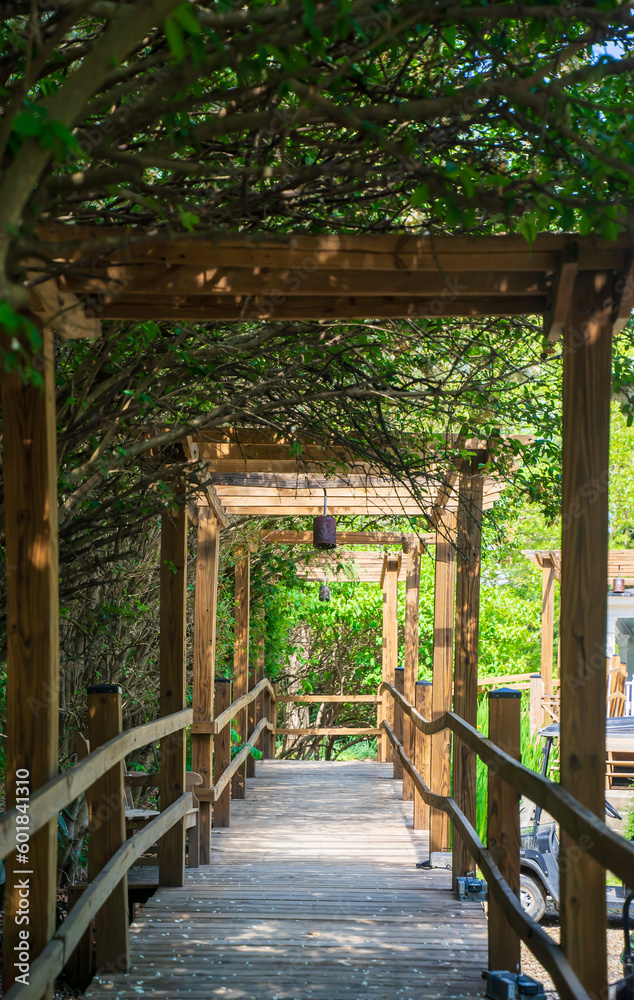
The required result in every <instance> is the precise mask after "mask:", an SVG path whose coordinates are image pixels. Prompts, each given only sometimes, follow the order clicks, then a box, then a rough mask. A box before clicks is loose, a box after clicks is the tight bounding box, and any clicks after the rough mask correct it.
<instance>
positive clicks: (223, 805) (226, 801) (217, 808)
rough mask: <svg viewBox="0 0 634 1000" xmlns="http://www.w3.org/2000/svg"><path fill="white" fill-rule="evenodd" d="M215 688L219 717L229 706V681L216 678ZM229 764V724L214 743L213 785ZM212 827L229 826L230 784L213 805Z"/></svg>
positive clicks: (225, 678)
mask: <svg viewBox="0 0 634 1000" xmlns="http://www.w3.org/2000/svg"><path fill="white" fill-rule="evenodd" d="M215 688H216V698H215V701H216V715H220V713H221V712H224V711H225V709H226V708H229V705H230V704H231V681H230V679H229V678H228V677H218V678H216V682H215ZM230 763H231V724H229V725H228V726H225V727H224V729H223V730H222V732H221V733H220V734H219V735H218V736H216V739H215V741H214V784H215V783H216V782H217V781H218V778H220V777H221V775H223V774H224V772H225V771H226V770H227V768H228V767H229V764H230ZM214 826H231V782H229V784H228V785H227V787H226V788H224V789H223V791H222V793H221V795H220V798H219V799H217V800H216V802H215V803H214Z"/></svg>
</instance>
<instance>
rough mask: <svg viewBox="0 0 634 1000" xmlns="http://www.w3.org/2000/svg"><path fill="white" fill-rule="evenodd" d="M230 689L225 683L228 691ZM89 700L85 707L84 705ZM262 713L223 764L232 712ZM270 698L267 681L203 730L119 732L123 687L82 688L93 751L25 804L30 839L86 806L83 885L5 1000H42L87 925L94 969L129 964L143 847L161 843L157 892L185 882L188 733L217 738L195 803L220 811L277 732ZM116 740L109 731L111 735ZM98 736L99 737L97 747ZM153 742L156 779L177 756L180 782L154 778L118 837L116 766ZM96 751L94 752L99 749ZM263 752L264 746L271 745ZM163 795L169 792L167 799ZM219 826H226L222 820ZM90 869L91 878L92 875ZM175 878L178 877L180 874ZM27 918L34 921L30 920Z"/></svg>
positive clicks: (0, 828)
mask: <svg viewBox="0 0 634 1000" xmlns="http://www.w3.org/2000/svg"><path fill="white" fill-rule="evenodd" d="M227 688H228V689H229V690H230V685H227ZM91 699H92V701H91ZM252 703H253V704H259V705H260V706H262V710H263V712H264V714H263V715H262V717H261V718H259V719H257V721H256V723H255V725H254V728H253V732H252V733H251V734H250V735H249V738H248V740H247V742H246V743H245V744H244V746H243V747H242V748H241V749H240V751H239V752H238V754H237V755H236V756H235V757H234V758H233V760H231V759H230V754H231V750H230V747H231V740H230V729H231V721H232V719H234V718H235V717H236V715H237V714H238V712H239V711H241V710H242V709H245V708H247V707H248V706H249V705H251V704H252ZM275 711H276V706H275V691H274V689H273V686H272V685H271V683H270V681H269V680H268V679H264V680H262V681H260V682H259V683H258V684H256V685H255V687H254V688H253V689H252V690H251V691H249V692H248V694H245V695H242V696H241V697H240V698H237V699H236V700H235V701H234V702H233V703H232V704H231V705H227V707H226V708H225V709H224V711H222V712H221V713H220V714H219V715H218V716H217V717H216V718H215V719H214V720H213V722H211V723H209V724H208V723H193V712H192V709H189V708H188V709H184V710H183V711H180V712H175V713H173V714H172V715H167V716H164V717H163V718H160V719H157V720H156V721H155V722H150V723H147V724H146V725H143V726H138V727H137V728H135V729H131V730H128V731H126V732H121V731H120V730H121V689H120V688H118V686H117V685H99V686H97V687H95V688H92V689H89V715H90V719H91V733H90V736H91V739H90V742H91V747H92V752H91V753H89V754H88V755H87V756H86V757H85V758H84V759H83V760H82V761H81V762H79V763H77V764H75V765H74V766H73V767H70V768H69V769H68V770H66V771H64V772H63V773H62V774H59V775H58V776H57V777H55V778H53V779H52V780H51V781H49V782H48V784H46V785H44V786H43V787H42V788H40V789H38V790H37V791H36V792H35V793H34V794H33V796H32V798H31V800H30V804H29V812H28V816H29V820H28V833H29V836H30V837H33V835H34V834H35V833H37V831H38V830H40V829H42V827H44V826H45V825H46V824H47V823H50V822H55V823H56V822H57V814H58V812H60V811H61V810H62V809H64V808H66V807H67V806H69V805H70V804H71V803H72V802H73V801H74V800H75V799H76V798H78V796H80V795H82V794H85V795H86V797H87V799H88V801H89V806H90V826H89V839H88V856H89V877H90V876H92V877H91V878H90V881H89V883H88V884H87V885H86V888H85V890H84V892H83V894H82V895H81V898H80V899H79V900H78V901H77V902H76V903H75V905H74V906H73V908H72V910H71V912H70V913H69V915H68V917H67V918H66V920H65V921H64V922H63V923H62V924H61V926H60V927H59V928H58V929H57V930H56V931H55V933H54V934H53V935H52V937H51V938H50V940H49V941H48V944H47V945H46V947H45V948H44V949H43V951H42V952H41V953H40V954H39V955H38V956H37V958H35V959H34V960H33V961H32V963H31V965H30V977H29V984H28V985H23V984H22V983H19V982H16V983H14V985H13V986H11V987H10V989H9V990H8V991H7V992H6V993H5V1000H17V998H18V997H19V998H20V1000H36V998H38V997H41V996H44V995H45V994H46V991H47V986H48V985H49V984H50V983H52V981H53V980H54V979H55V977H56V976H58V975H59V974H60V973H61V971H62V969H63V968H64V966H66V965H67V964H68V963H69V962H70V960H71V957H72V956H73V952H74V951H75V949H76V948H77V947H78V945H80V942H81V941H82V938H84V937H85V935H86V932H87V931H88V930H89V928H90V926H91V924H92V921H93V920H95V941H96V948H97V956H96V959H97V966H98V967H99V968H118V969H120V970H122V969H123V970H125V969H127V968H128V966H129V947H128V898H127V886H126V880H127V872H128V870H129V869H130V868H131V867H132V865H133V864H134V862H135V861H136V860H137V859H138V858H139V857H140V856H141V855H142V854H145V853H146V852H147V851H148V849H149V848H150V847H151V846H152V845H153V844H156V843H157V842H158V844H159V859H160V860H159V884H160V885H178V884H180V885H182V884H183V883H184V860H185V859H184V850H185V840H184V820H185V815H186V814H187V813H188V812H190V811H191V810H192V807H193V799H192V793H191V792H185V791H184V788H185V735H186V729H187V727H189V726H191V727H192V730H193V731H196V729H195V727H197V728H198V729H200V726H201V725H202V726H207V727H208V729H207V730H206V731H210V732H211V733H212V734H213V735H215V736H217V737H218V747H219V748H222V747H224V752H225V758H222V757H221V756H220V755H218V756H217V758H216V761H215V768H216V770H217V773H218V777H217V780H216V783H215V785H213V786H212V787H211V788H197V789H196V792H195V797H196V800H198V801H209V802H214V803H218V802H220V801H221V800H222V799H223V796H224V797H225V800H226V797H227V792H228V788H229V784H230V782H231V779H232V777H233V776H234V775H235V774H236V772H237V771H238V769H239V768H240V766H241V765H242V764H243V763H244V761H245V760H246V758H247V757H248V756H249V755H250V754H251V750H252V748H253V747H255V745H256V743H257V742H258V740H260V739H261V738H262V736H263V734H265V733H272V732H273V730H274V728H275ZM117 727H118V729H119V731H118V732H110V730H112V729H113V728H117ZM99 733H102V734H103V733H105V734H106V735H107V737H108V738H107V739H105V740H103V741H101V740H99ZM158 740H160V741H161V761H162V766H161V774H163V775H164V776H165V775H166V774H167V773H168V772H169V770H171V771H172V773H174V768H173V766H171V767H170V765H173V763H174V759H175V758H177V759H178V762H179V767H180V769H181V771H182V775H180V776H179V777H180V782H179V781H176V782H175V785H174V786H173V787H172V788H171V789H168V787H167V786H166V784H165V781H164V780H161V779H160V777H159V775H158V773H157V775H155V776H149V777H150V778H152V777H155V779H156V780H157V782H158V783H160V787H161V797H160V805H161V811H160V813H159V814H158V815H157V817H156V818H155V819H152V820H151V821H150V822H149V823H148V824H147V825H146V826H145V827H144V828H143V829H141V830H139V831H138V832H137V833H135V834H134V836H132V837H131V838H130V839H129V840H126V839H125V817H124V812H125V788H124V780H125V779H124V766H123V764H124V758H125V757H126V756H128V755H129V754H131V753H133V751H135V750H138V749H139V748H141V747H144V746H147V745H148V744H150V743H155V742H157V741H158ZM100 743H101V745H99V744H100ZM269 752H270V747H269ZM170 793H171V794H170ZM225 809H226V812H225V814H224V816H225V822H224V824H223V825H229V821H230V820H229V812H228V807H227V806H226V804H225ZM17 818H18V810H17V808H16V807H14V808H12V809H9V810H7V812H5V813H4V814H3V816H2V819H1V820H0V859H4V858H6V857H7V856H8V855H10V854H11V853H13V852H14V851H15V850H16V830H18V829H25V827H23V826H19V825H18V823H17ZM175 829H180V832H181V838H180V841H179V843H180V845H181V854H180V856H176V855H175V854H174V852H173V851H172V852H170V854H169V855H168V856H167V857H165V852H163V856H161V842H162V841H163V838H166V835H167V836H169V834H170V832H171V831H174V830H175ZM96 869H97V870H96ZM179 870H180V871H182V872H183V875H182V877H179V875H178V871H179ZM34 916H35V915H34Z"/></svg>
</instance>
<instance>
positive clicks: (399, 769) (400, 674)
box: [392, 667, 405, 779]
mask: <svg viewBox="0 0 634 1000" xmlns="http://www.w3.org/2000/svg"><path fill="white" fill-rule="evenodd" d="M404 674H405V671H404V669H403V667H397V668H396V670H395V671H394V687H395V688H396V690H397V691H398V693H399V694H404V692H405V677H404ZM403 714H404V713H403V709H402V708H401V706H400V705H397V704H395V705H394V735H395V736H396V738H397V740H398V741H399V743H400V744H401V745H402V744H403V728H404V727H403ZM392 777H393V778H397V779H399V778H402V777H403V765H402V764H401V759H400V757H398V756H397V755H396V754H394V761H393V763H392Z"/></svg>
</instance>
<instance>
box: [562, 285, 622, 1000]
mask: <svg viewBox="0 0 634 1000" xmlns="http://www.w3.org/2000/svg"><path fill="white" fill-rule="evenodd" d="M612 282H613V278H612V275H611V274H610V273H589V272H580V273H579V274H578V275H577V279H576V281H575V287H574V295H573V300H572V303H573V304H572V307H571V310H570V314H569V317H568V321H567V323H566V325H565V328H564V345H563V367H564V377H563V477H562V479H563V502H562V533H561V537H562V553H561V615H560V621H561V674H560V677H561V689H560V692H561V772H560V781H561V784H562V786H563V788H565V789H566V791H568V792H570V794H571V795H573V796H574V797H575V798H576V799H578V801H579V802H581V803H582V804H583V805H585V806H587V807H588V808H589V809H591V810H592V811H593V812H594V813H596V815H597V816H599V817H600V818H601V819H603V818H604V809H605V718H606V710H605V706H606V671H605V648H606V618H607V599H606V582H605V567H606V566H607V561H608V464H609V429H610V395H611V385H612V379H611V348H612V301H611V296H612ZM582 846H583V845H582ZM559 867H560V879H561V882H560V887H561V902H560V908H561V943H562V947H563V950H564V952H565V954H566V957H567V959H568V961H569V962H570V964H571V966H572V968H573V969H574V971H575V972H576V973H577V975H578V977H579V979H580V980H581V983H582V985H583V986H584V988H585V989H586V990H587V992H588V993H589V994H590V995H594V996H597V997H601V996H604V995H605V996H607V985H606V984H607V959H606V900H605V871H604V870H603V868H601V866H600V865H599V864H598V863H597V862H596V861H594V860H593V859H592V858H590V857H588V855H587V854H586V853H585V852H584V851H583V850H582V849H581V848H580V847H579V846H578V845H576V844H574V843H573V842H572V841H571V840H570V838H569V837H567V836H566V835H565V834H564V835H563V836H562V843H561V848H560V865H559Z"/></svg>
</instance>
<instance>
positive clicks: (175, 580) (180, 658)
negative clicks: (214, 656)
mask: <svg viewBox="0 0 634 1000" xmlns="http://www.w3.org/2000/svg"><path fill="white" fill-rule="evenodd" d="M188 520H189V519H188V515H187V509H186V508H185V507H181V508H179V509H178V510H175V511H172V512H170V513H165V514H163V517H162V518H161V605H160V645H159V669H160V708H159V711H160V714H161V715H172V713H174V712H180V711H182V710H183V709H184V708H187V678H186V674H185V638H186V634H187V526H188ZM185 736H186V731H185V730H184V729H181V730H180V731H179V732H177V733H172V735H171V736H164V737H163V739H162V740H161V777H160V782H161V785H160V804H161V810H163V809H167V807H168V806H170V805H171V804H172V803H173V802H175V801H176V799H178V798H180V796H181V795H182V794H183V792H184V791H185V752H186V739H185ZM184 884H185V819H184V818H183V819H181V820H179V822H178V823H176V825H175V826H173V827H172V828H171V829H170V830H168V831H167V833H165V834H164V835H163V836H162V837H161V839H160V841H159V885H172V886H181V885H184Z"/></svg>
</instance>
